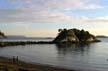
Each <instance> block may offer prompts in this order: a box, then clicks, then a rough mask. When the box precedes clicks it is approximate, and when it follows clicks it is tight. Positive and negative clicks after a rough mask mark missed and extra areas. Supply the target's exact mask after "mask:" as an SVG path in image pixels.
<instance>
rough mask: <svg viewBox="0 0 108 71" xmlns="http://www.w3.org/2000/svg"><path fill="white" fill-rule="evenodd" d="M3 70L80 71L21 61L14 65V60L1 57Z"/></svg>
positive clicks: (0, 64) (0, 66) (0, 67)
mask: <svg viewBox="0 0 108 71" xmlns="http://www.w3.org/2000/svg"><path fill="white" fill-rule="evenodd" d="M1 69H5V70H6V71H78V70H70V69H65V68H60V67H54V66H51V65H45V64H38V63H37V64H32V63H26V62H23V61H20V60H18V62H17V63H14V62H13V59H11V58H7V57H0V70H1Z"/></svg>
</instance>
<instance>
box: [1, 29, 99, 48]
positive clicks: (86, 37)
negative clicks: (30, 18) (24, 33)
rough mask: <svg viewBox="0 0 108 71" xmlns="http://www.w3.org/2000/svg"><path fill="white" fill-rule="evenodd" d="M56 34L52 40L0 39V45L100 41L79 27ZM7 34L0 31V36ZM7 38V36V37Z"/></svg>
mask: <svg viewBox="0 0 108 71" xmlns="http://www.w3.org/2000/svg"><path fill="white" fill-rule="evenodd" d="M58 31H59V33H58V35H57V36H56V37H55V38H54V40H52V41H6V42H1V41H0V47H5V46H16V45H27V44H61V43H71V44H73V43H91V42H100V40H98V39H97V38H96V37H95V36H94V35H92V34H90V33H89V32H88V31H85V30H79V29H59V30H58ZM6 37H7V36H6V35H5V34H4V33H2V32H0V38H6ZM7 38H8V37H7Z"/></svg>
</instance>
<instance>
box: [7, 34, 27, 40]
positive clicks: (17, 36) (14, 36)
mask: <svg viewBox="0 0 108 71" xmlns="http://www.w3.org/2000/svg"><path fill="white" fill-rule="evenodd" d="M7 38H12V39H13V38H15V39H16V38H27V37H25V36H21V35H7Z"/></svg>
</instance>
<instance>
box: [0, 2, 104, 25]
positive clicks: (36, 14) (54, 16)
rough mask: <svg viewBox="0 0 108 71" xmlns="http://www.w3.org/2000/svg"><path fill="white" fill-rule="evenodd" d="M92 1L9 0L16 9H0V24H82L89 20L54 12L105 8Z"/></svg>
mask: <svg viewBox="0 0 108 71" xmlns="http://www.w3.org/2000/svg"><path fill="white" fill-rule="evenodd" d="M91 1H93V0H8V2H9V3H10V4H12V5H13V6H16V7H14V8H13V9H0V22H5V23H9V22H10V23H11V22H34V23H55V22H59V21H67V22H73V23H80V22H84V21H85V20H88V19H87V17H84V16H83V17H80V18H76V17H75V16H70V15H67V14H65V13H64V12H53V11H52V10H71V9H73V10H74V9H83V10H85V9H99V8H104V7H102V6H101V5H99V4H98V3H96V4H93V3H90V2H91Z"/></svg>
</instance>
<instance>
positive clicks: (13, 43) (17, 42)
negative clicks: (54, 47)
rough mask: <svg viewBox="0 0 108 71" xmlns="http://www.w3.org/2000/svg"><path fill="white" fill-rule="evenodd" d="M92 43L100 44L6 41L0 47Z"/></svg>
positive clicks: (0, 43)
mask: <svg viewBox="0 0 108 71" xmlns="http://www.w3.org/2000/svg"><path fill="white" fill-rule="evenodd" d="M94 42H100V40H96V41H92V42H77V43H76V42H53V41H38V42H35V41H6V42H0V47H6V46H18V45H22V46H24V45H31V44H64V43H65V44H67V43H71V44H78V43H79V44H80V43H94Z"/></svg>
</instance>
